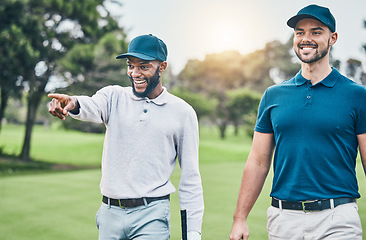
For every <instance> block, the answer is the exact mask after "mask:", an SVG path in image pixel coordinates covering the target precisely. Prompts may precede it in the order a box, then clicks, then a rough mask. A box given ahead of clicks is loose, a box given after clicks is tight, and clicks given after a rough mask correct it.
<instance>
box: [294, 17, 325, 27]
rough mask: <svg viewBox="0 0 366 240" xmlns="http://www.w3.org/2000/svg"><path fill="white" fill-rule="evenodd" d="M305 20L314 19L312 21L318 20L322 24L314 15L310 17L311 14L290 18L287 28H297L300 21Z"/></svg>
mask: <svg viewBox="0 0 366 240" xmlns="http://www.w3.org/2000/svg"><path fill="white" fill-rule="evenodd" d="M304 18H312V19H315V20H318V21H319V22H322V21H320V20H319V19H318V18H316V17H314V16H312V15H309V14H301V15H296V16H293V17H292V18H290V19H289V20H288V21H287V26H289V27H292V28H295V27H296V24H297V23H298V22H299V21H301V20H303V19H304Z"/></svg>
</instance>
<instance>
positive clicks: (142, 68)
mask: <svg viewBox="0 0 366 240" xmlns="http://www.w3.org/2000/svg"><path fill="white" fill-rule="evenodd" d="M140 68H141V70H147V69H148V68H149V67H148V66H144V65H142V66H140Z"/></svg>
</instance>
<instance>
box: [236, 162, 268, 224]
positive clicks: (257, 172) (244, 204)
mask: <svg viewBox="0 0 366 240" xmlns="http://www.w3.org/2000/svg"><path fill="white" fill-rule="evenodd" d="M269 167H270V165H269V164H268V165H262V164H259V163H258V162H257V161H254V160H251V159H250V158H248V161H247V164H246V166H245V169H244V173H243V177H242V181H241V186H240V190H239V197H238V202H237V206H236V210H235V214H234V221H235V220H241V221H246V219H247V217H248V215H249V212H250V211H251V209H252V208H253V206H254V203H255V202H256V200H257V198H258V196H259V194H260V192H261V191H262V188H263V184H264V182H265V179H266V177H267V174H268V171H269Z"/></svg>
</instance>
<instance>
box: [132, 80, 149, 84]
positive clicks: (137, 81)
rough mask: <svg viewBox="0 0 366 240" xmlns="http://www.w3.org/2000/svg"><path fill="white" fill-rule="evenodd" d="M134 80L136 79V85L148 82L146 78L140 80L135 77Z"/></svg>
mask: <svg viewBox="0 0 366 240" xmlns="http://www.w3.org/2000/svg"><path fill="white" fill-rule="evenodd" d="M133 81H134V83H135V84H136V85H142V84H145V83H146V80H145V79H141V80H139V79H134V80H133Z"/></svg>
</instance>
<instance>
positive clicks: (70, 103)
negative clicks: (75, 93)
mask: <svg viewBox="0 0 366 240" xmlns="http://www.w3.org/2000/svg"><path fill="white" fill-rule="evenodd" d="M48 97H50V98H52V100H51V102H50V104H49V106H48V112H49V113H51V114H52V115H53V116H55V117H58V118H60V119H62V120H65V119H66V118H65V116H67V115H69V111H71V110H73V109H75V108H79V103H78V100H77V99H76V97H71V96H69V95H66V94H58V93H52V94H48Z"/></svg>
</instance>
